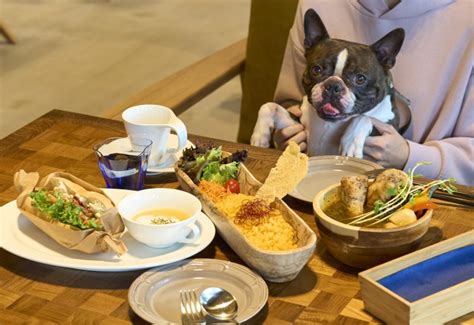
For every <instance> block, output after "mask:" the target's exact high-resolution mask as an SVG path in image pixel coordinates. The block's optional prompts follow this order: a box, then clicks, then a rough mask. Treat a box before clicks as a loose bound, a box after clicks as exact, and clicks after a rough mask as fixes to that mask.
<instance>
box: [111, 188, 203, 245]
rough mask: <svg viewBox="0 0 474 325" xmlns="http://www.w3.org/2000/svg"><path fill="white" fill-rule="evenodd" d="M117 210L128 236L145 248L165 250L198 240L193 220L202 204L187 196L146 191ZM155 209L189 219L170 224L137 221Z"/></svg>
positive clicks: (178, 192) (172, 191) (129, 197)
mask: <svg viewBox="0 0 474 325" xmlns="http://www.w3.org/2000/svg"><path fill="white" fill-rule="evenodd" d="M117 209H118V212H119V214H120V216H121V217H122V219H123V221H124V223H125V226H126V227H127V229H128V232H129V233H130V235H132V237H133V238H135V239H136V240H138V241H140V242H142V243H144V244H145V245H147V246H151V247H155V248H165V247H169V246H171V245H173V244H175V243H193V242H195V241H197V240H198V239H199V238H200V234H201V231H200V230H199V227H198V226H197V225H196V220H197V216H198V214H199V212H200V211H201V202H200V201H199V200H198V199H197V198H196V197H195V196H193V195H191V194H189V193H187V192H184V191H181V190H176V189H170V188H152V189H146V190H142V191H138V192H135V193H132V194H129V195H127V196H126V197H125V198H123V199H122V201H120V202H119V204H118V207H117ZM158 209H173V210H178V211H180V212H183V213H185V214H186V215H188V217H187V218H186V219H184V220H181V221H178V222H175V223H170V224H153V223H151V222H150V223H142V222H140V221H137V219H136V217H137V216H138V215H140V214H141V213H146V212H147V211H154V210H158Z"/></svg>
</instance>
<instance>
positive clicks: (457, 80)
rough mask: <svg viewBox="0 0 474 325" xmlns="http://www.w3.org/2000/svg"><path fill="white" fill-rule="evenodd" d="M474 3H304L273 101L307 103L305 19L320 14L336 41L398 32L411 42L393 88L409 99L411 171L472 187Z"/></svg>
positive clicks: (319, 0) (461, 0) (448, 0)
mask: <svg viewBox="0 0 474 325" xmlns="http://www.w3.org/2000/svg"><path fill="white" fill-rule="evenodd" d="M473 3H474V1H472V0H458V1H455V0H430V1H426V0H402V1H401V2H400V3H399V4H398V5H396V6H395V7H394V8H392V9H390V8H389V7H388V6H387V5H386V2H385V1H384V0H300V3H299V6H298V10H297V13H296V17H295V22H294V24H293V27H292V29H291V31H290V35H289V38H288V43H287V47H286V52H285V57H284V60H283V64H282V69H281V72H280V78H279V80H278V85H277V89H276V92H275V101H276V102H278V103H283V102H286V101H298V102H299V101H301V99H302V97H303V89H302V86H301V76H302V74H303V71H304V69H305V64H306V61H305V58H304V47H303V40H304V29H303V16H304V13H305V12H306V10H307V9H308V8H313V9H315V10H316V11H317V12H318V14H319V15H320V17H321V19H322V20H323V22H324V24H325V26H326V28H327V30H328V32H329V35H330V36H331V37H333V38H339V39H345V40H350V41H354V42H359V43H364V44H372V43H374V42H375V41H377V40H378V39H380V38H381V37H382V36H384V35H385V34H386V33H388V32H389V31H391V30H392V29H395V28H397V27H402V28H404V29H405V32H406V37H405V42H404V44H403V46H402V49H401V51H400V53H399V54H398V56H397V63H396V64H395V67H394V68H393V69H392V74H393V79H394V85H395V88H397V89H398V90H399V91H400V92H401V93H402V94H403V95H404V96H406V97H407V98H409V99H410V100H411V110H412V124H411V126H410V128H409V129H408V131H407V132H406V133H405V135H404V136H405V137H406V138H407V139H408V144H409V147H410V154H409V157H408V161H407V163H406V165H405V170H408V169H409V168H412V167H413V166H414V165H415V163H417V162H419V161H429V162H431V163H432V164H431V165H429V166H426V167H420V169H419V172H420V173H422V174H423V175H424V176H426V177H429V178H447V177H454V178H456V179H457V181H458V183H461V184H469V185H474V164H473V160H474V159H473V158H474V156H473V152H474V90H473V89H472V82H471V81H472V75H473V59H474V53H473V52H474V51H473V30H474V28H473V27H474V26H473V25H474V24H473V18H472V13H473Z"/></svg>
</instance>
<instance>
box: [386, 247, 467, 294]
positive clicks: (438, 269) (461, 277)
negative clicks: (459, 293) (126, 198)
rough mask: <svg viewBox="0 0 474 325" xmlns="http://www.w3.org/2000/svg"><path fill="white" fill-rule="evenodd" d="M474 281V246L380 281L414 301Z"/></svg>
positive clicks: (432, 259) (411, 267)
mask: <svg viewBox="0 0 474 325" xmlns="http://www.w3.org/2000/svg"><path fill="white" fill-rule="evenodd" d="M472 278H474V245H472V244H471V245H467V246H464V247H460V248H457V249H454V250H452V251H449V252H446V253H444V254H440V255H437V256H435V257H432V258H430V259H428V260H426V261H423V262H421V263H418V264H414V265H412V266H410V267H407V268H406V269H403V270H400V271H398V272H396V273H394V274H391V275H389V276H387V277H385V278H382V279H380V280H379V281H378V282H379V283H380V284H381V285H383V286H384V287H386V288H388V289H390V290H391V291H393V292H394V293H396V294H397V295H399V296H400V297H403V298H404V299H406V300H408V301H410V302H413V301H417V300H419V299H422V298H424V297H427V296H429V295H432V294H434V293H436V292H439V291H441V290H444V289H447V288H449V287H452V286H455V285H456V284H459V283H462V282H464V281H467V280H469V279H472Z"/></svg>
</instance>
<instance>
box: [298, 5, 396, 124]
mask: <svg viewBox="0 0 474 325" xmlns="http://www.w3.org/2000/svg"><path fill="white" fill-rule="evenodd" d="M304 27H305V48H306V53H305V56H306V62H307V65H306V70H305V72H304V74H303V87H304V90H305V92H306V95H307V96H308V100H309V102H310V103H311V104H312V105H313V107H314V108H315V109H316V111H317V113H318V115H319V116H320V117H321V118H323V119H326V120H340V119H344V118H346V117H349V116H351V115H356V114H361V113H364V112H368V111H370V110H371V109H372V108H374V107H375V106H377V104H378V103H380V102H381V101H382V100H383V99H384V98H385V96H387V94H388V93H389V92H390V91H391V88H392V82H391V76H390V72H389V70H390V69H391V68H392V67H393V65H394V64H395V57H396V55H397V54H398V52H399V50H400V48H401V46H402V43H403V39H404V31H403V29H395V30H393V31H391V32H390V33H388V34H387V35H386V36H384V37H383V38H382V39H380V40H379V41H377V42H376V43H374V44H373V45H370V46H368V45H363V44H358V43H353V42H348V41H343V40H337V39H331V38H329V35H328V33H327V31H326V28H325V27H324V25H323V23H322V21H321V19H320V18H319V16H318V15H317V14H316V12H315V11H314V10H312V9H309V10H308V11H307V12H306V14H305V18H304Z"/></svg>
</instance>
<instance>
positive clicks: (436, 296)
mask: <svg viewBox="0 0 474 325" xmlns="http://www.w3.org/2000/svg"><path fill="white" fill-rule="evenodd" d="M473 250H474V230H471V231H469V232H466V233H464V234H462V235H459V236H456V237H453V238H450V239H448V240H444V241H442V242H440V243H437V244H434V245H431V246H428V247H426V248H423V249H420V250H418V251H416V252H413V253H411V254H408V255H405V256H403V257H400V258H397V259H395V260H393V261H390V262H387V263H385V264H382V265H379V266H376V267H374V268H371V269H369V270H366V271H364V272H361V273H359V282H360V287H361V295H362V299H363V300H364V307H365V309H366V310H367V311H368V312H370V313H372V314H373V315H375V316H377V317H378V318H380V319H381V320H383V321H385V322H387V323H388V324H442V323H445V322H448V321H450V320H453V319H455V318H458V317H460V316H463V315H466V314H468V313H470V312H473V311H474V303H473V301H472V293H473V292H474V278H473V275H474V268H473V267H472V263H473V257H472V256H473V253H472V252H473Z"/></svg>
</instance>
